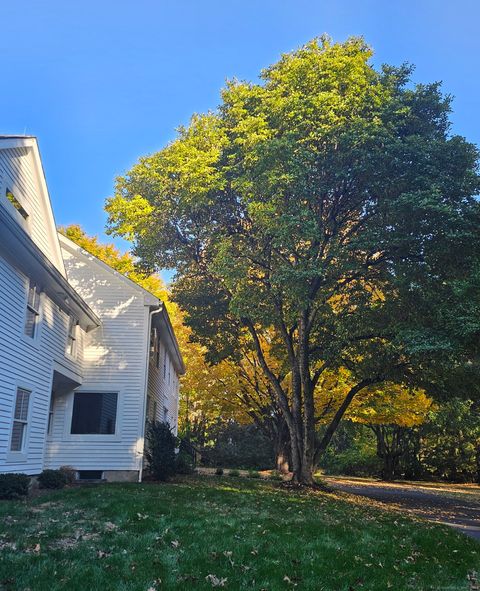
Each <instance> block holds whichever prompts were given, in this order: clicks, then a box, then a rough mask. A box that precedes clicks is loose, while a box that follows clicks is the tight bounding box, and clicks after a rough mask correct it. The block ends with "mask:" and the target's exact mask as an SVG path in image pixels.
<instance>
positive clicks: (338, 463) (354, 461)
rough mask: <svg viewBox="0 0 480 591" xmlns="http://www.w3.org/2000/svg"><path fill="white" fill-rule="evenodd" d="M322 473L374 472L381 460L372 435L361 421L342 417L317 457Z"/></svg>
mask: <svg viewBox="0 0 480 591" xmlns="http://www.w3.org/2000/svg"><path fill="white" fill-rule="evenodd" d="M319 467H320V468H322V470H323V471H324V473H325V474H343V475H344V476H377V475H379V474H380V471H381V467H382V462H381V460H380V458H379V457H378V456H377V444H376V440H375V435H374V434H373V432H372V431H371V429H369V428H368V427H366V426H365V425H360V424H358V423H351V422H350V421H344V422H343V423H342V424H340V426H339V428H338V429H337V431H336V432H335V434H334V436H333V438H332V441H331V443H330V445H329V446H328V448H327V450H326V452H325V453H324V454H323V456H322V458H321V460H320V466H319Z"/></svg>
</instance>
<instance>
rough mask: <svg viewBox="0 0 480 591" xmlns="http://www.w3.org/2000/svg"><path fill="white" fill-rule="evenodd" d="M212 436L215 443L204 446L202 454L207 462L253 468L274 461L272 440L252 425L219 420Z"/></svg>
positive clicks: (267, 464) (266, 465)
mask: <svg viewBox="0 0 480 591" xmlns="http://www.w3.org/2000/svg"><path fill="white" fill-rule="evenodd" d="M211 437H212V439H213V441H214V444H213V446H212V447H208V448H206V454H205V457H206V458H207V459H208V461H209V463H210V464H213V465H220V466H228V467H231V468H252V469H254V468H256V469H269V468H271V467H272V466H273V465H274V456H273V449H272V442H271V441H270V439H269V438H268V437H266V435H265V434H264V433H263V432H262V431H261V430H260V429H259V428H258V427H256V426H255V425H239V424H238V423H236V422H235V421H228V422H227V423H218V425H217V428H216V429H215V430H213V431H212V433H211Z"/></svg>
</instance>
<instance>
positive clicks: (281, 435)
mask: <svg viewBox="0 0 480 591" xmlns="http://www.w3.org/2000/svg"><path fill="white" fill-rule="evenodd" d="M274 453H275V468H276V470H277V471H278V472H280V474H288V472H289V471H290V445H289V441H288V430H287V428H286V425H285V424H283V425H281V426H280V427H279V429H278V432H277V434H276V436H275V440H274Z"/></svg>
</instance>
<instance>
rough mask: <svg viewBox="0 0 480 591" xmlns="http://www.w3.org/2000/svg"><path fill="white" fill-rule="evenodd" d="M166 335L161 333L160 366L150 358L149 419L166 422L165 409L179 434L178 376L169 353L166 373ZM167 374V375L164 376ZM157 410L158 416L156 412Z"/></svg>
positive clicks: (168, 418)
mask: <svg viewBox="0 0 480 591" xmlns="http://www.w3.org/2000/svg"><path fill="white" fill-rule="evenodd" d="M164 336H165V335H163V334H162V333H160V342H161V346H160V356H159V364H158V365H159V366H158V367H157V364H156V360H155V359H154V358H153V357H152V356H150V360H149V367H148V396H149V399H150V408H149V417H148V418H149V419H155V420H157V421H164V419H165V417H164V408H166V409H167V415H168V416H167V420H168V422H169V424H170V426H171V427H172V429H173V431H174V432H175V433H177V427H178V425H177V424H178V376H177V373H176V371H175V368H174V366H173V363H172V360H171V358H170V355H169V354H168V351H167V364H166V371H164V366H163V363H164V355H165V351H166V347H165V342H164V341H163V340H162V339H163V338H164ZM164 374H165V375H164ZM155 409H156V416H154V411H155Z"/></svg>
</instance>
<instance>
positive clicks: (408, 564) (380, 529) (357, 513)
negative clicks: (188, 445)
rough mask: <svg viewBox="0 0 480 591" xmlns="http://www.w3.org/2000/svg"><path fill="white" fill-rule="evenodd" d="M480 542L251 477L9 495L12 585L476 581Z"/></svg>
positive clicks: (398, 589)
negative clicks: (24, 498) (472, 577)
mask: <svg viewBox="0 0 480 591" xmlns="http://www.w3.org/2000/svg"><path fill="white" fill-rule="evenodd" d="M473 570H480V544H478V543H477V542H475V541H474V540H471V539H469V538H466V537H463V536H462V535H460V534H458V533H456V532H454V531H452V530H451V529H448V528H446V527H443V526H437V525H433V524H430V523H423V522H419V521H412V520H410V519H407V518H404V517H402V516H401V515H399V514H398V513H395V512H389V511H386V510H382V509H379V508H376V507H375V506H374V505H373V504H372V503H371V502H370V501H366V500H363V501H360V500H355V498H353V497H348V496H346V495H345V496H344V497H339V496H334V495H331V494H326V493H320V492H311V493H307V492H298V491H295V490H288V489H285V487H283V486H282V485H281V484H279V483H272V482H267V481H259V480H255V481H254V480H247V479H244V478H228V477H208V476H204V477H186V478H184V479H181V480H177V481H176V482H174V483H170V484H163V485H157V484H141V485H135V484H110V485H100V486H97V487H83V488H74V489H70V490H65V491H58V492H50V493H44V494H42V495H41V496H39V497H37V498H35V499H33V500H29V501H28V502H21V501H3V502H0V589H1V590H5V591H9V590H27V589H28V590H30V591H43V590H45V591H46V590H48V591H55V590H59V589H65V590H67V589H68V590H69V591H77V590H78V591H80V590H81V591H93V590H97V589H98V590H101V591H107V590H115V591H121V590H127V589H128V590H129V591H130V590H132V591H133V590H135V591H136V590H138V591H153V590H155V591H156V590H159V591H161V590H163V589H199V590H201V589H212V588H216V587H219V588H222V587H223V588H225V589H230V590H237V589H238V590H240V589H255V590H258V591H260V590H262V589H265V590H269V591H270V590H277V589H279V590H280V589H281V590H284V589H285V590H288V589H298V590H312V591H313V590H315V591H321V590H325V591H327V590H328V591H357V590H358V591H361V590H368V591H376V590H378V591H385V590H386V589H392V590H393V591H402V590H404V589H405V590H407V589H408V590H415V591H422V590H427V589H430V590H438V591H439V590H445V591H446V590H449V591H454V590H463V591H467V590H468V589H470V588H476V587H474V586H473V585H472V584H470V583H469V582H468V581H467V575H468V574H469V572H471V571H473Z"/></svg>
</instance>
